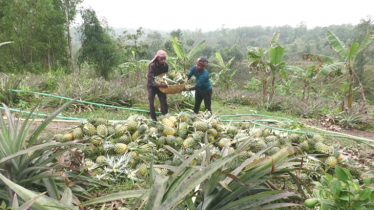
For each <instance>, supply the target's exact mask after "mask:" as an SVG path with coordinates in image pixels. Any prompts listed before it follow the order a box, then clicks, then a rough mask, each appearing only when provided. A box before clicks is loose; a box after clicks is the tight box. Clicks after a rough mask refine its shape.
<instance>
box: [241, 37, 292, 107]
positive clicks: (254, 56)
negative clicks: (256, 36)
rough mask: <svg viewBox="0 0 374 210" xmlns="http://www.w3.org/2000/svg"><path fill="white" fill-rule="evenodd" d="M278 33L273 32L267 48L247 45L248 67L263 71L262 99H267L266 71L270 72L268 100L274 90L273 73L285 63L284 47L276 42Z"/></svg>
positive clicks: (282, 67)
mask: <svg viewBox="0 0 374 210" xmlns="http://www.w3.org/2000/svg"><path fill="white" fill-rule="evenodd" d="M279 36H280V33H279V31H277V32H275V33H274V35H273V38H272V39H271V42H270V47H269V49H267V50H263V49H262V48H259V47H249V48H248V57H249V67H250V68H251V69H254V70H255V71H256V74H258V73H259V72H263V76H262V100H263V102H265V101H266V100H267V73H268V72H271V75H272V82H271V92H270V100H271V99H272V97H273V95H274V92H275V74H276V73H277V72H280V70H282V69H284V67H285V65H286V63H285V62H284V61H283V55H284V47H282V46H280V45H279V43H278V39H279Z"/></svg>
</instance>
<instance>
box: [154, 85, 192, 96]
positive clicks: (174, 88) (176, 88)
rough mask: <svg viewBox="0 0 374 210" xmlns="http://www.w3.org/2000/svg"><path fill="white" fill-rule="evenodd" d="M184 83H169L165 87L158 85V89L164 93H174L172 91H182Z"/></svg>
mask: <svg viewBox="0 0 374 210" xmlns="http://www.w3.org/2000/svg"><path fill="white" fill-rule="evenodd" d="M185 85H186V84H181V85H169V87H166V88H163V87H159V88H158V89H160V91H161V92H163V93H165V94H174V93H180V92H182V90H183V88H184V86H185Z"/></svg>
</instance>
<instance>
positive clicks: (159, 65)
mask: <svg viewBox="0 0 374 210" xmlns="http://www.w3.org/2000/svg"><path fill="white" fill-rule="evenodd" d="M166 56H167V54H166V52H165V51H163V50H159V51H157V54H156V55H155V57H154V58H153V59H152V60H151V62H150V63H149V65H148V71H147V75H146V77H147V79H148V81H147V91H148V103H149V111H150V114H151V118H152V119H153V120H154V121H157V118H156V110H155V103H154V102H155V96H156V95H157V96H158V99H159V100H160V105H161V114H163V115H165V114H167V113H168V104H167V98H166V94H165V93H163V92H161V91H160V90H159V89H158V88H159V87H167V85H166V84H165V83H161V84H159V83H157V82H156V81H155V76H158V75H160V74H163V73H167V72H168V71H169V66H168V64H167V63H166V62H165V60H166Z"/></svg>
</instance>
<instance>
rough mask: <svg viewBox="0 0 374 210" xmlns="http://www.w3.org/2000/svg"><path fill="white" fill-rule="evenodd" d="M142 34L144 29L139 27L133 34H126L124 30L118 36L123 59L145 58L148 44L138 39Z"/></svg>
mask: <svg viewBox="0 0 374 210" xmlns="http://www.w3.org/2000/svg"><path fill="white" fill-rule="evenodd" d="M143 35H144V31H142V28H141V27H140V28H138V29H137V30H136V33H135V34H128V32H127V31H124V32H123V33H122V35H121V36H120V37H119V38H118V41H119V42H118V45H119V48H120V49H121V50H122V51H123V53H124V56H125V57H124V59H125V60H127V61H131V60H139V59H144V58H145V56H146V55H147V49H148V44H147V43H145V42H141V41H140V38H141V37H142V36H143ZM131 42H132V43H131ZM130 43H131V44H130Z"/></svg>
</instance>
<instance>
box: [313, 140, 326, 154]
mask: <svg viewBox="0 0 374 210" xmlns="http://www.w3.org/2000/svg"><path fill="white" fill-rule="evenodd" d="M314 148H315V149H316V150H317V151H320V152H326V153H327V152H328V151H329V147H328V146H327V145H326V144H324V143H322V142H317V143H316V144H315V145H314Z"/></svg>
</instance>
